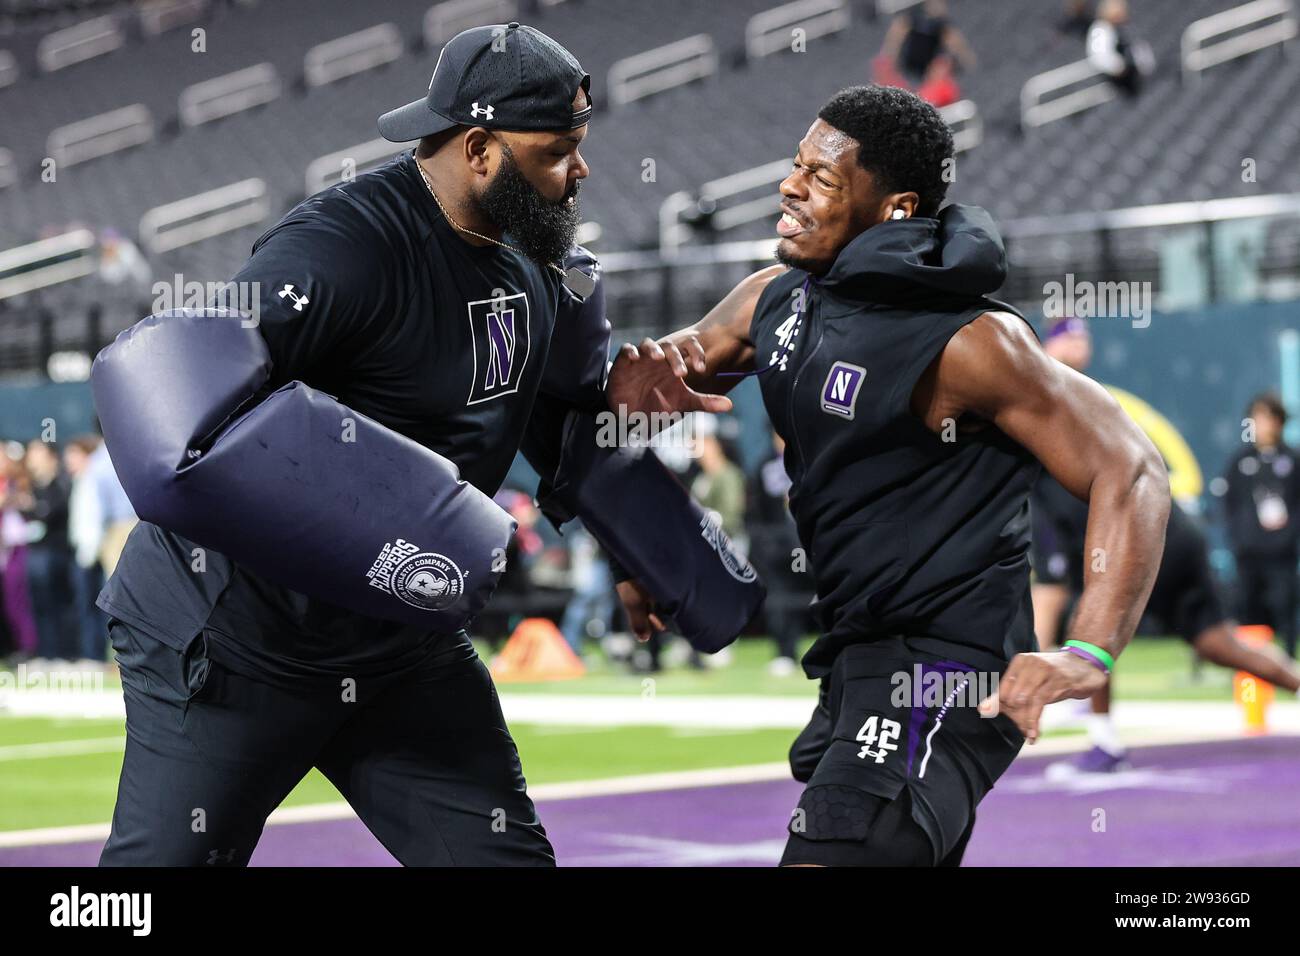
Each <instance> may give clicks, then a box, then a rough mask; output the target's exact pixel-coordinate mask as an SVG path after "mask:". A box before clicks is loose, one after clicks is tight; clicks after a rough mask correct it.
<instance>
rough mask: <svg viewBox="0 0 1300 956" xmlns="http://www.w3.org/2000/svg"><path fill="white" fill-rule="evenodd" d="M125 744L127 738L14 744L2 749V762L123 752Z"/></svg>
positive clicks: (93, 738)
mask: <svg viewBox="0 0 1300 956" xmlns="http://www.w3.org/2000/svg"><path fill="white" fill-rule="evenodd" d="M125 744H126V738H125V737H91V738H89V739H87V740H52V741H49V742H48V743H43V744H13V745H12V746H9V747H0V760H39V759H41V758H43V757H74V756H79V755H81V754H102V753H112V752H113V751H115V750H121V749H122V747H123V746H124V745H125Z"/></svg>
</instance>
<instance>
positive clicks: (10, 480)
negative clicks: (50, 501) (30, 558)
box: [0, 442, 37, 660]
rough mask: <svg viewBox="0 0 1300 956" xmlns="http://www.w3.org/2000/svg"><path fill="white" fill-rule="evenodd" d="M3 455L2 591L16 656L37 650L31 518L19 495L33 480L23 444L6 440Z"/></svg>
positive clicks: (0, 478)
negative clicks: (30, 584)
mask: <svg viewBox="0 0 1300 956" xmlns="http://www.w3.org/2000/svg"><path fill="white" fill-rule="evenodd" d="M4 447H5V451H6V453H5V454H4V455H3V456H0V593H2V594H3V601H0V604H2V605H3V607H4V618H5V623H6V625H8V628H7V629H8V633H9V641H10V643H9V647H8V648H6V653H7V654H9V655H11V656H13V657H14V658H15V659H16V660H24V659H26V658H29V657H33V656H35V654H36V647H37V639H36V621H35V619H34V618H33V616H32V601H31V595H30V593H29V591H28V587H27V522H26V521H24V520H23V517H22V515H21V514H19V512H18V504H17V502H18V499H19V497H20V496H21V495H25V494H26V492H27V490H28V486H29V482H28V480H27V473H26V471H25V470H24V469H23V466H22V455H23V446H22V445H21V444H19V443H18V442H6V443H5V446H4Z"/></svg>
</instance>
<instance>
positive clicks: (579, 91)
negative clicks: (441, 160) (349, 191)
mask: <svg viewBox="0 0 1300 956" xmlns="http://www.w3.org/2000/svg"><path fill="white" fill-rule="evenodd" d="M590 117H591V77H590V75H588V74H587V73H586V72H585V71H584V70H583V69H582V66H581V64H579V63H578V61H577V59H575V58H574V56H573V54H572V53H570V52H569V51H568V50H566V49H565V48H564V47H562V46H560V44H558V43H556V42H555V41H554V40H553V39H551V38H550V37H548V36H547V35H546V34H544V33H542V32H541V31H539V30H535V29H533V28H532V27H529V26H524V25H523V24H520V23H518V22H516V21H513V20H512V21H511V22H510V23H497V24H487V25H484V26H479V27H471V28H470V29H468V30H465V31H463V32H461V33H458V34H456V35H455V36H454V37H452V38H451V39H450V40H448V41H447V43H446V44H445V45H444V46H443V48H442V50H441V51H440V52H439V53H438V63H437V65H436V66H434V69H433V76H432V77H430V78H429V89H428V91H427V93H426V95H425V96H424V97H423V98H421V99H419V100H416V101H415V102H413V103H407V104H406V105H405V106H400V107H398V108H397V109H395V110H389V111H388V112H387V113H385V114H384V115H383V116H381V117H379V132H380V133H381V134H382V135H383V136H384V137H385V138H386V139H388V140H391V141H392V142H394V143H404V142H409V141H411V140H417V139H422V138H424V137H425V136H432V135H434V134H436V133H440V132H442V131H443V130H447V129H451V128H452V127H454V126H457V125H461V126H474V125H477V124H478V123H479V122H481V121H486V122H489V123H491V124H492V128H493V129H499V130H570V129H578V128H579V127H582V126H585V125H586V124H587V122H588V121H589V119H590Z"/></svg>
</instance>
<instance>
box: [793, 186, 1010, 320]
mask: <svg viewBox="0 0 1300 956" xmlns="http://www.w3.org/2000/svg"><path fill="white" fill-rule="evenodd" d="M1006 276H1007V253H1006V249H1005V248H1004V247H1003V245H1002V236H1001V235H1000V234H999V233H998V229H997V226H995V225H994V224H993V219H992V217H990V216H989V214H988V213H987V212H985V211H984V210H983V209H981V208H980V207H979V206H963V205H961V204H957V203H954V204H953V205H950V206H946V207H944V208H943V209H941V210H940V211H939V215H938V216H937V217H935V218H934V219H924V218H921V217H913V218H911V219H900V220H897V221H894V220H888V221H886V222H882V223H880V224H878V225H875V226H872V227H871V228H870V229H868V230H866V231H865V232H863V233H862V234H861V235H859V236H857V237H856V238H854V239H853V240H852V241H851V242H850V243H849V244H848V245H847V246H845V247H844V248H843V249H842V250H840V254H839V255H838V256H837V257H836V258H835V262H834V263H833V264H832V265H831V268H830V270H829V271H828V272H827V273H826V275H825V276H823V277H822V278H821V279H820V280H815V281H817V282H818V284H819V285H821V286H822V287H823V288H825V289H826V290H827V291H828V292H830V293H831V294H833V295H835V296H838V297H841V298H846V299H855V300H859V301H863V300H865V301H868V302H878V303H881V304H897V303H904V302H915V301H919V300H925V299H932V298H936V297H937V298H943V299H947V298H951V297H954V296H957V297H960V298H962V299H974V298H979V297H980V296H984V295H988V294H990V293H992V292H995V291H997V289H998V288H999V287H1000V286H1001V285H1002V283H1003V281H1004V280H1005V279H1006Z"/></svg>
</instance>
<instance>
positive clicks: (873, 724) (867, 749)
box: [857, 714, 903, 763]
mask: <svg viewBox="0 0 1300 956" xmlns="http://www.w3.org/2000/svg"><path fill="white" fill-rule="evenodd" d="M902 731H903V728H902V727H900V726H899V724H898V721H896V720H889V719H887V718H884V717H880V716H879V715H877V714H873V715H871V716H870V717H868V718H867V722H866V723H865V724H863V725H862V729H861V730H859V731H858V737H857V739H858V741H859V742H861V743H862V745H863V746H862V749H861V750H859V751H858V759H859V760H866V759H867V758H868V757H875V758H876V763H884V762H885V757H886V756H888V755H889V754H890V753H892V752H893V751H895V750H897V749H898V742H897V741H898V735H899V734H900V733H902ZM872 747H875V748H876V749H875V750H872V749H871V748H872Z"/></svg>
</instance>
